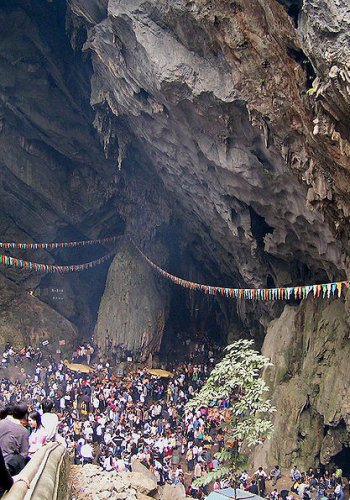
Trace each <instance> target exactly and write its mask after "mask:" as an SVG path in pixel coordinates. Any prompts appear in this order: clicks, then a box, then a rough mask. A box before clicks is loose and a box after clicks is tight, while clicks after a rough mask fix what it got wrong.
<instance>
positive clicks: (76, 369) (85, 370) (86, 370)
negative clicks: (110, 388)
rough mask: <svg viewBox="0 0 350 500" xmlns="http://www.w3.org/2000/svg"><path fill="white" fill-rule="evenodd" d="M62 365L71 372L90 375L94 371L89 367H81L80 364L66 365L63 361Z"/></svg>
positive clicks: (66, 362)
mask: <svg viewBox="0 0 350 500" xmlns="http://www.w3.org/2000/svg"><path fill="white" fill-rule="evenodd" d="M64 364H65V365H66V367H67V368H68V370H72V371H73V372H81V373H91V372H93V371H94V370H93V368H91V367H90V366H88V365H82V364H80V363H68V361H65V362H64Z"/></svg>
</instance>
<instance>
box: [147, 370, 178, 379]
mask: <svg viewBox="0 0 350 500" xmlns="http://www.w3.org/2000/svg"><path fill="white" fill-rule="evenodd" d="M147 371H148V373H150V374H151V375H156V376H157V377H167V378H169V377H173V376H174V374H173V373H171V372H168V371H166V370H157V369H155V368H151V369H148V368H147Z"/></svg>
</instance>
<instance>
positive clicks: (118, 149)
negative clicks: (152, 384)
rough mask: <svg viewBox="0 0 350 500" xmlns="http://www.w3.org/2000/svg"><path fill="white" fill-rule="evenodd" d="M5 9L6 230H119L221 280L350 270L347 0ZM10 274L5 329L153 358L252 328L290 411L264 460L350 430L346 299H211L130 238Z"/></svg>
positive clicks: (27, 4) (0, 135)
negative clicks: (92, 342) (156, 268)
mask: <svg viewBox="0 0 350 500" xmlns="http://www.w3.org/2000/svg"><path fill="white" fill-rule="evenodd" d="M0 19H1V23H2V26H3V27H4V29H3V30H2V32H1V35H0V36H1V44H0V70H1V71H0V152H1V160H0V162H1V163H0V165H1V168H0V176H1V177H0V181H1V182H0V204H1V213H0V236H1V237H0V239H1V240H2V241H50V240H54V241H70V240H80V239H91V238H97V237H104V236H110V235H121V236H123V237H125V241H129V240H132V241H133V242H134V243H135V244H136V245H138V247H139V248H140V249H141V250H142V251H144V252H145V253H146V254H147V255H148V256H149V257H150V258H151V259H153V260H154V261H155V262H156V263H157V264H158V265H160V266H163V267H164V268H166V269H167V270H168V271H169V272H172V273H173V274H175V275H178V276H181V277H184V278H188V279H191V280H193V281H197V282H202V283H212V284H220V285H223V286H242V287H245V286H247V287H259V286H260V287H261V286H263V287H264V286H269V287H273V286H275V285H280V286H287V285H291V284H293V285H297V284H302V283H305V284H307V283H318V282H326V281H331V280H333V279H343V278H345V277H346V276H347V277H349V275H348V270H349V249H348V236H349V215H350V204H349V196H348V191H349V186H350V182H349V166H350V165H349V94H350V92H349V85H350V76H349V29H348V28H349V9H348V6H347V2H346V1H345V0H337V2H332V1H331V0H317V1H316V0H304V1H301V0H278V1H277V0H252V1H250V2H246V1H244V0H235V1H227V0H218V1H215V2H213V1H212V0H194V1H188V0H171V1H170V0H157V1H155V0H151V1H146V0H69V1H68V2H65V0H55V1H47V2H44V1H43V2H35V1H34V0H29V1H28V0H26V1H24V0H13V1H12V2H10V3H8V5H6V6H2V7H1V9H0ZM108 251H109V249H108V248H107V247H103V248H99V247H97V248H94V247H86V248H80V249H76V250H69V251H68V250H64V249H60V250H55V251H54V250H48V249H46V250H42V251H40V252H35V251H32V250H27V251H23V250H14V251H12V250H11V252H10V253H11V255H13V256H18V257H19V256H20V257H23V258H25V259H27V260H34V261H37V262H45V263H53V262H56V263H81V262H85V261H89V260H93V259H95V258H98V257H100V256H102V255H103V254H105V253H107V252H108ZM4 253H9V251H8V250H4ZM0 284H1V290H2V293H1V295H0V308H1V312H2V316H1V321H0V337H1V339H2V340H9V339H11V340H12V341H13V342H14V343H17V345H22V344H23V343H36V342H37V341H40V340H41V339H42V338H44V337H45V339H49V340H50V345H52V347H54V346H55V342H56V340H57V338H58V337H59V336H62V337H63V338H66V339H70V340H71V343H72V344H73V343H74V339H75V338H78V337H79V338H82V337H84V336H85V338H90V337H91V335H92V334H93V332H95V336H96V340H97V342H98V344H99V345H100V346H101V347H102V348H103V350H104V351H108V350H109V347H110V345H113V344H117V343H122V342H123V343H125V345H126V346H127V347H128V348H129V349H132V350H134V351H138V350H140V349H141V350H142V351H143V355H144V357H147V355H148V354H149V352H151V351H154V350H158V349H159V346H160V345H161V342H162V336H163V331H164V332H170V333H169V335H170V338H171V334H172V332H174V331H175V330H176V328H180V329H181V328H188V325H189V324H191V328H193V329H196V328H197V329H199V328H201V329H203V327H204V326H206V328H207V330H210V331H209V333H210V334H214V333H215V334H217V335H220V336H221V338H222V339H225V340H226V339H227V338H234V337H237V336H242V335H243V336H247V337H254V338H255V339H256V341H257V344H258V345H259V346H261V345H262V344H263V350H264V352H266V353H268V354H269V355H270V356H271V357H272V359H273V360H275V367H274V369H273V371H272V372H271V373H270V374H269V375H268V374H267V376H269V379H270V381H271V387H272V390H273V398H274V401H275V403H276V405H277V406H278V408H282V407H283V405H285V406H286V407H287V408H288V409H289V410H288V411H289V412H290V419H289V420H288V422H287V421H286V416H285V415H284V414H282V413H281V412H278V413H277V414H276V427H275V428H276V430H275V436H274V439H273V440H272V441H271V442H270V444H267V443H266V444H265V445H264V450H262V451H261V453H265V454H267V455H266V456H267V461H270V460H271V461H275V460H277V459H278V460H279V461H280V463H281V464H282V463H283V464H288V463H289V462H290V461H292V460H294V459H295V458H300V460H305V463H306V461H307V458H309V460H311V461H312V460H313V461H314V462H317V461H318V460H319V459H320V460H322V461H324V462H325V461H328V460H329V459H330V458H331V457H333V456H334V455H335V454H336V453H338V452H340V451H341V448H342V447H343V446H347V444H349V434H348V431H349V425H350V424H349V422H348V419H347V408H348V403H347V400H346V397H345V396H342V390H343V387H345V386H346V383H348V381H349V376H348V375H347V373H346V371H345V372H343V370H342V369H339V367H338V361H337V365H335V361H334V360H339V359H346V355H347V348H346V343H345V341H344V339H345V337H346V329H347V316H348V304H347V303H344V301H343V299H340V300H338V301H337V302H334V303H333V302H329V301H327V300H323V299H322V300H321V299H319V300H313V299H311V298H310V299H309V300H308V301H306V302H305V303H302V304H299V303H298V301H294V302H291V303H289V304H287V305H285V304H284V303H278V302H275V303H272V302H271V303H263V302H256V303H255V302H242V301H235V300H231V299H225V298H222V299H215V298H213V299H207V298H206V297H198V295H196V294H193V293H192V294H189V292H187V291H178V290H177V289H176V287H175V286H173V285H171V286H170V285H169V286H168V285H167V283H165V282H161V281H160V278H159V277H158V276H156V275H155V274H153V271H151V270H150V269H149V268H148V267H147V265H146V264H145V262H144V261H142V259H140V257H139V254H138V253H137V252H136V251H135V250H134V249H133V246H128V244H126V243H125V242H124V243H121V242H118V245H117V248H116V257H115V258H114V260H113V263H112V264H111V265H110V262H109V263H106V264H104V265H102V266H100V267H96V268H94V269H91V270H89V271H86V272H84V273H79V274H78V273H72V274H71V275H64V276H61V275H57V274H52V275H45V276H42V275H40V274H36V273H34V272H30V271H25V272H23V271H16V270H14V269H9V268H5V267H1V279H0ZM144 287H146V288H147V292H145V290H144ZM55 290H63V292H59V293H60V294H61V295H60V298H63V300H57V296H58V292H56V291H55ZM208 300H209V301H210V306H208V303H209V302H208ZM180 306H181V308H182V311H183V312H182V314H178V313H177V311H176V310H175V309H176V308H178V307H180ZM203 318H205V320H204V319H203ZM310 318H312V321H311V319H310ZM175 320H176V321H177V322H178V323H177V324H176V325H175ZM310 322H311V323H312V325H311V323H310ZM279 337H280V338H279ZM264 339H265V340H264ZM275 339H278V342H277V340H276V342H275ZM326 341H327V342H326ZM322 342H323V344H324V343H326V345H325V346H324V347H322V345H321V344H322ZM67 345H68V343H67ZM282 346H285V348H283V349H282ZM69 348H70V347H69ZM322 349H323V350H324V352H323V350H322ZM322 353H323V354H322ZM330 377H333V379H332V380H333V382H332V384H333V387H339V393H338V392H337V391H334V390H333V391H331V390H330V382H329V380H330ZM287 394H288V395H289V396H288V398H289V399H288V401H287V400H286V395H287ZM287 425H288V428H289V429H290V433H289V439H288V441H286V443H285V444H286V446H285V447H283V449H282V450H280V448H281V447H280V446H279V445H278V443H281V439H282V438H281V435H282V434H281V433H282V430H283V428H285V427H286V426H287ZM281 453H282V454H281Z"/></svg>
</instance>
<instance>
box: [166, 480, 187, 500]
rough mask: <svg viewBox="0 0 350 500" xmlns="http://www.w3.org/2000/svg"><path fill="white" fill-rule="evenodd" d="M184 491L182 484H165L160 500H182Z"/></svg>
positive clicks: (184, 494) (184, 496) (184, 495)
mask: <svg viewBox="0 0 350 500" xmlns="http://www.w3.org/2000/svg"><path fill="white" fill-rule="evenodd" d="M185 498H186V491H185V487H184V485H183V484H181V483H179V484H177V485H176V486H175V485H174V484H166V485H165V486H164V487H163V491H162V500H184V499H185Z"/></svg>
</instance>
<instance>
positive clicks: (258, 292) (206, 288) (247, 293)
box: [135, 245, 350, 300]
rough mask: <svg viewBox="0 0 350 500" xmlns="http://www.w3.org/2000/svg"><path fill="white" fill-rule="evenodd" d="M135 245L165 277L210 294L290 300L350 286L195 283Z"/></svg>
mask: <svg viewBox="0 0 350 500" xmlns="http://www.w3.org/2000/svg"><path fill="white" fill-rule="evenodd" d="M135 247H136V249H137V250H138V251H139V252H140V254H141V255H142V257H143V258H144V259H145V261H146V262H147V263H148V264H149V265H150V266H151V267H152V268H153V269H155V270H156V271H157V272H158V273H159V274H161V275H162V276H163V277H164V278H166V279H168V280H170V281H172V282H173V283H175V284H176V285H179V286H182V287H184V288H188V289H190V290H194V291H200V292H204V293H206V294H208V295H223V296H224V297H232V298H236V299H248V300H289V299H305V298H306V297H307V296H308V295H309V293H313V295H314V297H323V298H326V297H327V298H329V297H340V296H341V293H342V289H343V287H344V289H348V288H349V287H350V281H335V282H332V283H323V284H317V285H305V286H292V287H278V288H226V287H221V286H213V285H202V284H200V283H194V282H193V281H187V280H184V279H182V278H179V277H177V276H174V275H173V274H170V273H168V272H167V271H164V269H162V268H161V267H159V266H157V265H156V264H155V263H154V262H152V261H151V260H150V259H149V258H148V257H147V256H146V255H145V254H144V253H143V252H142V251H141V250H140V249H139V248H138V247H137V246H136V245H135Z"/></svg>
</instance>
